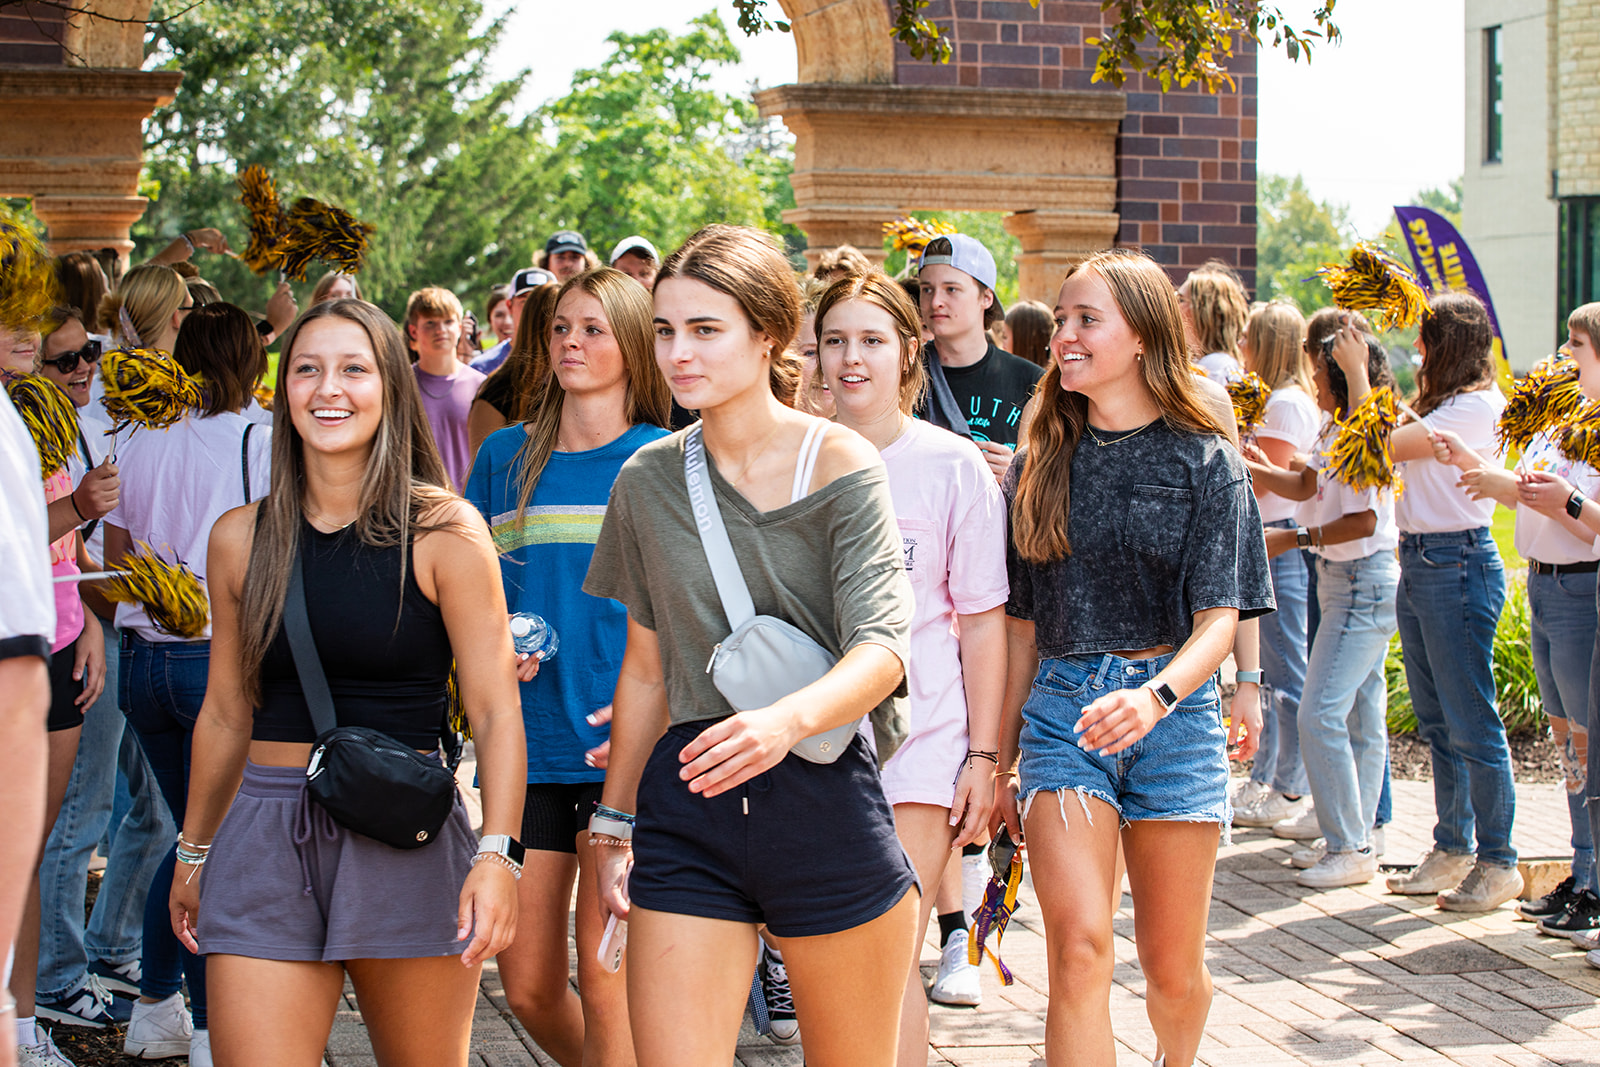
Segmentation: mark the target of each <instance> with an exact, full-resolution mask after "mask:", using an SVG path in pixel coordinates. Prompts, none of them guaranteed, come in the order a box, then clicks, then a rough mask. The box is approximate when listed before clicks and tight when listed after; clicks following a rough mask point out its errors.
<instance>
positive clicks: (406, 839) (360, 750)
mask: <svg viewBox="0 0 1600 1067" xmlns="http://www.w3.org/2000/svg"><path fill="white" fill-rule="evenodd" d="M302 565H303V557H302V555H301V554H300V553H298V552H297V553H296V554H295V560H294V564H293V566H291V567H290V568H289V596H288V599H287V600H286V601H285V602H284V606H283V629H284V633H285V634H286V635H287V636H288V638H289V649H290V651H291V652H292V653H293V654H294V669H295V673H297V674H298V675H299V676H300V688H301V689H302V690H303V691H304V692H305V697H306V706H307V707H308V708H309V709H310V711H311V722H312V725H313V726H314V727H315V728H316V731H317V740H316V742H315V744H313V745H312V747H311V759H310V761H309V762H308V763H307V764H306V789H307V790H308V791H309V792H310V793H311V799H312V800H315V801H316V802H317V803H318V804H320V805H321V806H322V807H323V808H324V809H325V810H326V811H327V813H328V814H329V815H330V816H332V817H333V821H334V822H336V823H338V824H339V825H340V826H343V827H344V828H345V829H347V830H353V831H355V832H356V833H358V834H364V835H365V836H367V837H370V838H373V839H374V840H376V841H381V842H383V843H384V844H386V845H389V846H391V847H393V848H421V847H422V846H423V845H426V844H427V843H428V842H430V841H432V840H433V839H434V838H435V837H437V836H439V829H440V827H442V826H444V821H445V820H446V819H448V818H449V817H450V809H451V807H452V806H453V805H454V804H455V799H456V778H455V766H456V758H455V757H456V755H458V753H455V752H453V753H452V758H451V759H450V761H449V765H448V766H446V765H444V764H441V763H439V762H438V761H436V760H433V759H430V758H428V757H427V756H424V755H422V754H420V753H419V752H417V750H416V749H414V748H412V747H411V746H409V745H405V744H402V743H400V742H399V741H396V740H395V739H394V738H392V737H390V736H389V735H388V734H386V733H384V732H383V731H382V730H376V729H373V728H372V727H370V726H340V725H339V724H338V722H339V720H338V717H337V716H336V715H335V714H334V710H333V694H332V693H331V692H330V691H329V689H328V679H327V676H326V675H324V674H323V672H322V660H321V658H320V657H319V656H318V655H317V646H316V644H315V643H314V642H313V641H312V639H311V620H310V618H309V616H308V615H307V614H306V589H305V578H304V576H303V574H302V572H301V568H302Z"/></svg>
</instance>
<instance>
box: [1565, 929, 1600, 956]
mask: <svg viewBox="0 0 1600 1067" xmlns="http://www.w3.org/2000/svg"><path fill="white" fill-rule="evenodd" d="M1567 936H1568V937H1570V938H1572V943H1573V944H1574V945H1577V946H1578V947H1579V948H1581V949H1583V950H1584V951H1585V952H1594V951H1595V950H1596V949H1600V930H1574V931H1573V932H1572V933H1570V934H1568V935H1567Z"/></svg>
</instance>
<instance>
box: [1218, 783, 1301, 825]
mask: <svg viewBox="0 0 1600 1067" xmlns="http://www.w3.org/2000/svg"><path fill="white" fill-rule="evenodd" d="M1310 804H1311V801H1310V799H1309V798H1307V797H1301V798H1300V799H1299V800H1290V799H1289V798H1288V797H1286V796H1284V795H1283V794H1282V793H1280V792H1278V791H1277V790H1276V789H1271V788H1269V789H1267V790H1266V791H1265V792H1257V793H1256V794H1255V795H1254V796H1252V797H1250V798H1249V799H1248V800H1247V801H1246V803H1243V804H1236V805H1235V806H1234V809H1233V825H1235V826H1272V825H1273V824H1275V823H1280V822H1282V821H1283V820H1285V819H1287V818H1290V817H1291V816H1294V815H1298V814H1300V810H1301V809H1302V808H1305V807H1309V806H1310ZM1312 836H1316V835H1314V834H1313V835H1312Z"/></svg>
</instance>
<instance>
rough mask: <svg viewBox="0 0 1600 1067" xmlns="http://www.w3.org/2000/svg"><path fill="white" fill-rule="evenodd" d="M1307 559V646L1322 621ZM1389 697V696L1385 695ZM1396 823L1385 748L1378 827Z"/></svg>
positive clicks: (1313, 641)
mask: <svg viewBox="0 0 1600 1067" xmlns="http://www.w3.org/2000/svg"><path fill="white" fill-rule="evenodd" d="M1305 555H1306V558H1307V559H1308V560H1311V561H1312V562H1310V563H1308V564H1307V568H1308V569H1307V571H1306V594H1307V595H1306V645H1307V647H1309V646H1311V645H1314V644H1316V643H1317V626H1318V624H1319V623H1320V622H1321V621H1322V609H1321V608H1320V607H1318V606H1317V568H1316V564H1315V558H1316V557H1314V556H1312V555H1311V553H1309V552H1307V553H1306V554H1305ZM1385 695H1387V694H1385ZM1393 821H1394V791H1393V789H1392V788H1391V786H1390V785H1389V751H1388V746H1385V747H1384V753H1383V792H1382V793H1381V794H1379V796H1378V819H1377V822H1376V824H1375V825H1376V826H1380V827H1381V826H1388V825H1389V824H1390V823H1391V822H1393Z"/></svg>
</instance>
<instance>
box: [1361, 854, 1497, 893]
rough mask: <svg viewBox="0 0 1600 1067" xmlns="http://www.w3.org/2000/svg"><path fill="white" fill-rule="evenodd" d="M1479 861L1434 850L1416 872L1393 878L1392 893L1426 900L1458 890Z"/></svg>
mask: <svg viewBox="0 0 1600 1067" xmlns="http://www.w3.org/2000/svg"><path fill="white" fill-rule="evenodd" d="M1475 859H1476V857H1474V856H1473V855H1472V853H1470V852H1467V853H1458V852H1446V851H1444V850H1443V849H1441V848H1430V849H1429V850H1428V851H1427V853H1426V854H1425V855H1424V856H1423V857H1422V862H1421V863H1418V864H1417V865H1416V867H1414V868H1413V869H1412V870H1410V871H1408V872H1406V873H1405V874H1396V875H1391V876H1390V878H1389V881H1388V885H1389V892H1391V893H1400V894H1402V895H1403V896H1418V897H1422V896H1428V895H1430V894H1434V893H1442V892H1443V891H1444V890H1446V889H1454V888H1455V887H1456V886H1458V885H1460V884H1461V879H1463V878H1465V877H1466V876H1467V872H1468V871H1470V870H1472V867H1473V863H1474V862H1475ZM1514 895H1515V894H1513V896H1514Z"/></svg>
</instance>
